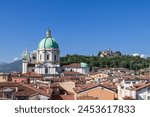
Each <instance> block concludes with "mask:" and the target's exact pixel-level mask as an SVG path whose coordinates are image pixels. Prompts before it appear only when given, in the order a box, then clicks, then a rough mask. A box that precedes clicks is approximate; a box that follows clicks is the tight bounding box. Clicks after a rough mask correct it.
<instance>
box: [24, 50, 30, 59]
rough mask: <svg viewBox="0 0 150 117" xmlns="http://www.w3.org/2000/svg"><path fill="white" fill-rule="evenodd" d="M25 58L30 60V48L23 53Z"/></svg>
mask: <svg viewBox="0 0 150 117" xmlns="http://www.w3.org/2000/svg"><path fill="white" fill-rule="evenodd" d="M23 60H30V54H29V52H28V49H26V50H25V52H24V54H23Z"/></svg>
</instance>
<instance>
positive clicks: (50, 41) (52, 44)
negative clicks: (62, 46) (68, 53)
mask: <svg viewBox="0 0 150 117" xmlns="http://www.w3.org/2000/svg"><path fill="white" fill-rule="evenodd" d="M51 48H56V49H58V48H59V46H58V44H57V42H56V41H55V39H54V38H52V37H51V31H50V30H48V31H47V32H46V38H44V39H42V40H41V41H40V43H39V49H51Z"/></svg>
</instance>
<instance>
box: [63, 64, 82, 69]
mask: <svg viewBox="0 0 150 117" xmlns="http://www.w3.org/2000/svg"><path fill="white" fill-rule="evenodd" d="M64 67H70V68H71V67H73V68H80V67H81V65H80V63H72V64H69V65H64Z"/></svg>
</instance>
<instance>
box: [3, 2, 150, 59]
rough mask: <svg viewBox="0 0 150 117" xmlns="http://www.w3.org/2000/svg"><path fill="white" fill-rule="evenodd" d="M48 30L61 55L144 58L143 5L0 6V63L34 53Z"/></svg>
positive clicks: (147, 30)
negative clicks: (106, 52)
mask: <svg viewBox="0 0 150 117" xmlns="http://www.w3.org/2000/svg"><path fill="white" fill-rule="evenodd" d="M48 28H50V29H51V31H52V36H53V37H54V38H55V39H56V41H57V42H58V43H59V46H60V50H61V55H62V56H63V55H66V54H83V55H96V54H97V53H98V51H99V50H106V49H108V48H111V49H112V50H114V51H116V50H120V51H121V52H123V53H124V54H133V53H140V54H145V55H150V46H149V45H150V1H148V0H0V61H6V62H11V61H13V59H14V58H16V57H18V58H19V57H20V55H21V54H22V52H23V50H24V49H25V48H26V47H28V48H29V50H30V51H33V50H35V49H37V48H38V44H39V42H40V40H41V39H42V38H44V37H45V32H46V30H47V29H48Z"/></svg>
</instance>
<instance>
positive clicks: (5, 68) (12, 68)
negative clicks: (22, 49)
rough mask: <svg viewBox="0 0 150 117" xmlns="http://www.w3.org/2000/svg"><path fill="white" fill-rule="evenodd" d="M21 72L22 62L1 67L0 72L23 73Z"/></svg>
mask: <svg viewBox="0 0 150 117" xmlns="http://www.w3.org/2000/svg"><path fill="white" fill-rule="evenodd" d="M21 70H22V60H18V61H15V62H12V63H8V64H7V63H5V64H1V65H0V72H13V71H16V72H21Z"/></svg>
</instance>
